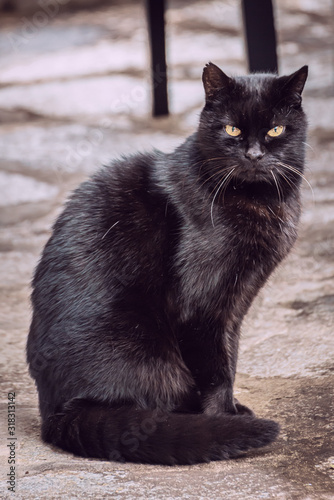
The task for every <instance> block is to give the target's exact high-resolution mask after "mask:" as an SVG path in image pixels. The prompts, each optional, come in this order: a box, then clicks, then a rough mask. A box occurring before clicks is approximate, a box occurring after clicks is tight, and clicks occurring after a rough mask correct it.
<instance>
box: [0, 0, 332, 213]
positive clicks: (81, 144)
mask: <svg viewBox="0 0 334 500" xmlns="http://www.w3.org/2000/svg"><path fill="white" fill-rule="evenodd" d="M249 3H250V4H251V3H252V2H249ZM0 10H1V18H0V54H1V55H0V68H1V71H0V141H1V149H0V169H1V177H0V181H1V184H0V185H1V186H2V187H3V190H4V191H5V192H4V194H3V195H2V201H1V204H2V205H3V206H7V207H8V206H9V205H10V206H11V207H14V206H15V207H17V205H19V204H22V203H29V202H36V201H38V202H40V201H46V202H47V203H50V202H51V201H52V200H53V199H54V198H55V197H56V196H57V194H58V192H59V189H62V182H67V180H68V179H69V178H70V177H72V176H74V177H75V178H77V176H78V175H79V177H80V175H81V174H83V175H85V174H86V173H90V172H92V171H93V170H95V169H96V168H97V167H98V166H99V165H101V163H105V162H107V161H108V160H109V159H110V158H112V157H113V156H115V155H119V154H121V153H128V152H134V151H136V150H138V149H140V150H143V149H150V148H151V147H156V148H161V149H163V150H165V151H170V150H172V149H173V148H174V147H175V146H176V145H177V144H179V143H180V141H181V140H182V138H183V137H185V136H187V135H188V134H189V133H191V132H192V131H193V130H194V128H195V127H196V125H197V121H198V115H199V111H200V109H201V106H202V104H203V89H202V83H201V73H202V68H203V66H204V65H205V64H206V63H207V62H208V61H212V62H214V63H216V64H217V65H219V66H221V67H222V69H223V70H224V71H225V72H227V73H230V74H245V73H246V72H247V60H246V59H247V58H246V51H245V43H244V29H243V23H242V9H241V2H239V1H237V0H225V1H224V0H208V1H203V0H202V1H201V0H193V1H186V0H170V1H168V2H167V3H166V16H165V18H166V58H167V65H168V90H169V107H170V117H169V118H168V119H159V120H156V119H152V118H151V109H152V96H151V75H150V56H149V43H148V29H147V21H146V12H145V1H144V0H141V1H138V0H137V1H135V0H134V1H131V0H110V1H94V0H0ZM274 18H275V26H276V32H277V35H276V36H277V53H278V64H279V72H280V73H281V74H283V73H287V72H292V71H294V70H296V69H298V68H299V67H301V66H302V65H304V64H308V65H309V67H310V76H309V80H308V83H307V87H306V92H305V96H307V97H308V99H307V100H306V102H307V105H308V106H309V107H310V113H311V114H310V116H311V120H312V123H311V126H312V128H316V129H319V128H326V120H325V117H324V115H326V114H328V106H329V104H328V103H330V105H332V102H333V101H332V99H333V96H334V35H333V25H334V23H333V4H332V0H277V1H276V2H274ZM319 98H320V100H319ZM313 113H314V115H313ZM313 116H314V117H316V122H314V121H313ZM14 173H15V174H16V176H15V177H11V176H9V174H14ZM7 174H8V175H7ZM19 176H24V177H19ZM42 180H43V181H46V182H47V185H43V184H41V183H40V182H39V181H42ZM40 208H41V209H42V208H43V209H44V210H45V209H46V207H40ZM26 209H28V211H29V210H30V209H31V211H33V208H32V207H30V208H28V207H25V210H24V212H25V213H26ZM16 211H17V210H16V209H15V212H16ZM6 216H8V217H9V218H10V220H13V221H14V219H15V217H14V213H13V211H12V209H10V211H9V212H8V211H6ZM15 220H16V219H15Z"/></svg>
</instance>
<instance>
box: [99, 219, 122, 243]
mask: <svg viewBox="0 0 334 500" xmlns="http://www.w3.org/2000/svg"><path fill="white" fill-rule="evenodd" d="M119 222H120V221H119V220H118V221H117V222H115V224H113V225H112V226H110V228H109V229H108V231H106V232H105V233H104V235H103V236H102V238H101V240H104V238H105V237H106V236H107V234H108V233H109V231H111V230H112V228H113V227H115V226H116V225H117V224H118V223H119Z"/></svg>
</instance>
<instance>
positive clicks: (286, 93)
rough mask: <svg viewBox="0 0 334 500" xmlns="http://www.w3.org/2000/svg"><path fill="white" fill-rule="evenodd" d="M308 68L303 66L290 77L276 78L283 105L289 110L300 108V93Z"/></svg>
mask: <svg viewBox="0 0 334 500" xmlns="http://www.w3.org/2000/svg"><path fill="white" fill-rule="evenodd" d="M307 73H308V67H307V66H303V67H302V68H300V69H299V70H298V71H296V72H295V73H292V75H288V76H281V77H280V78H278V84H279V88H280V93H281V95H282V98H283V101H284V103H285V104H286V105H287V106H288V107H290V108H296V109H298V108H300V105H301V103H302V96H301V94H302V92H303V89H304V85H305V82H306V78H307Z"/></svg>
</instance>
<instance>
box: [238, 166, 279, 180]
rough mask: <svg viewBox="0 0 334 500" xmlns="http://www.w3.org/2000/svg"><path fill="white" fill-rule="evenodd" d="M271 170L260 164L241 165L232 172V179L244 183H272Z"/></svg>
mask: <svg viewBox="0 0 334 500" xmlns="http://www.w3.org/2000/svg"><path fill="white" fill-rule="evenodd" d="M271 172H272V170H271V169H270V168H268V167H265V166H264V165H261V163H260V162H257V163H253V164H251V165H241V166H240V167H238V168H236V169H235V171H234V177H235V178H237V179H238V180H242V181H244V182H272V181H273V177H272V173H271Z"/></svg>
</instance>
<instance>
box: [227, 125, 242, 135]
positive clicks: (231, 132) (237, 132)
mask: <svg viewBox="0 0 334 500" xmlns="http://www.w3.org/2000/svg"><path fill="white" fill-rule="evenodd" d="M225 130H226V132H227V133H228V135H231V136H232V137H238V135H240V134H241V130H240V128H237V127H234V125H226V126H225Z"/></svg>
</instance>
